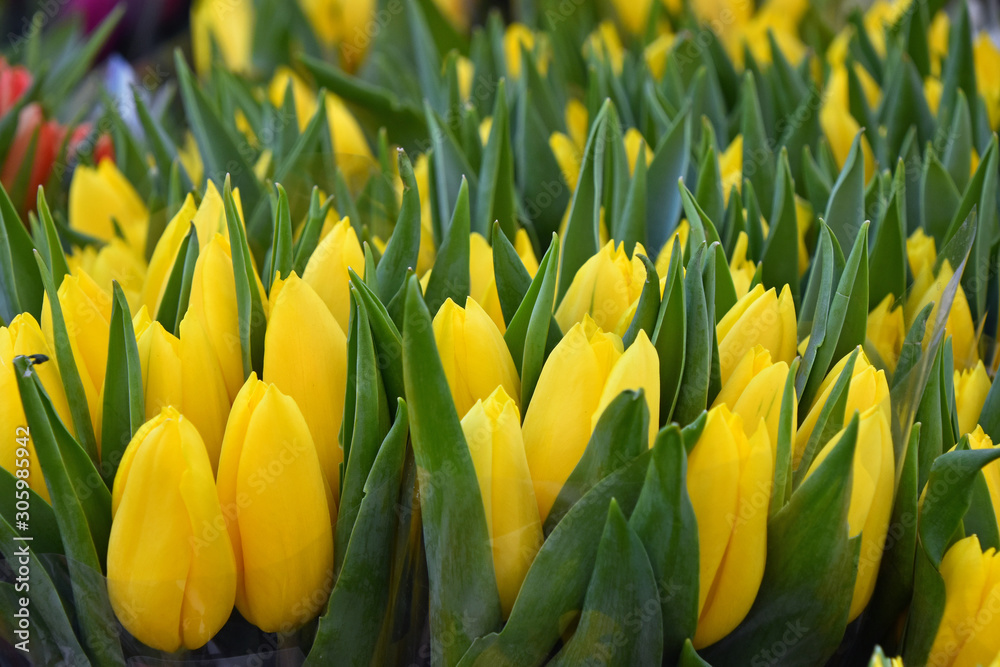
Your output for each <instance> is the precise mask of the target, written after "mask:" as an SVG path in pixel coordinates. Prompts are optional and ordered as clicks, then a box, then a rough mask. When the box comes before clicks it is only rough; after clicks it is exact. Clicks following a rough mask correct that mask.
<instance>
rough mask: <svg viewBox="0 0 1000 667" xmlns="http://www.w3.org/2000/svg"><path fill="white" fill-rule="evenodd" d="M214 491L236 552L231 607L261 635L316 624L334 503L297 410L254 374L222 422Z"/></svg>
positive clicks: (328, 566)
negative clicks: (234, 587)
mask: <svg viewBox="0 0 1000 667" xmlns="http://www.w3.org/2000/svg"><path fill="white" fill-rule="evenodd" d="M218 490H219V500H220V501H221V503H222V508H223V511H224V512H223V513H224V515H225V517H226V527H227V528H228V530H229V537H230V539H231V540H232V544H233V552H234V553H235V555H236V574H237V586H236V608H237V609H239V610H240V613H241V614H243V616H244V617H245V618H246V619H247V620H248V621H250V622H251V623H253V624H254V625H256V626H257V627H259V628H260V629H261V630H263V631H264V632H290V631H292V630H295V629H297V628H299V627H301V626H302V625H304V624H305V623H306V622H308V621H310V620H311V619H313V618H314V617H315V616H316V615H317V614H318V613H319V612H320V610H322V608H323V605H324V604H325V603H326V598H327V594H328V593H329V591H330V588H331V585H332V583H333V582H332V572H333V528H332V522H331V512H330V503H332V500H333V499H332V496H331V495H330V489H329V487H328V486H327V484H326V482H325V480H324V478H323V471H322V469H321V468H320V463H319V457H318V456H317V455H316V447H315V446H314V445H313V441H312V436H311V435H310V434H309V426H308V424H306V420H305V418H304V417H303V416H302V412H301V411H300V410H299V408H298V406H297V405H296V404H295V401H294V400H292V398H291V397H289V396H286V395H285V394H283V393H281V391H279V390H278V388H277V387H275V386H274V385H273V384H267V383H266V382H261V381H259V380H258V379H257V376H256V374H254V373H251V374H250V377H249V378H248V379H247V382H246V384H245V385H243V388H242V389H241V390H240V393H239V395H237V397H236V401H235V402H234V403H233V409H232V412H231V413H230V415H229V422H228V423H227V424H226V435H225V439H224V440H223V442H222V455H221V458H220V460H219V476H218Z"/></svg>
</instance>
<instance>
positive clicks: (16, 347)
mask: <svg viewBox="0 0 1000 667" xmlns="http://www.w3.org/2000/svg"><path fill="white" fill-rule="evenodd" d="M29 354H42V355H45V356H47V357H49V360H48V361H46V362H44V363H36V364H35V366H34V368H35V372H36V373H37V374H38V379H39V380H41V381H42V386H43V387H45V393H47V394H48V395H49V399H50V400H51V401H52V407H53V408H55V410H56V413H57V414H58V415H59V417H60V418H61V419H62V421H63V423H64V424H65V425H66V427H67V428H68V429H69V431H70V432H71V433H73V432H74V430H73V420H72V418H71V416H70V412H69V402H68V401H67V400H66V392H65V391H64V390H63V383H62V377H61V376H60V375H59V367H58V366H57V365H56V362H55V358H54V357H53V353H52V349H51V348H50V347H49V344H48V343H47V342H46V341H45V336H44V335H43V334H42V329H41V327H39V326H38V322H36V321H35V318H34V317H32V316H31V314H30V313H21V314H20V315H17V316H16V317H14V319H13V320H11V321H10V325H8V326H6V327H0V428H2V429H3V431H2V432H3V433H6V434H7V436H6V437H4V439H3V443H2V444H0V467H3V468H4V470H7V471H8V472H9V473H11V474H12V475H15V474H17V462H16V460H17V458H18V457H17V456H16V450H17V448H18V446H19V445H18V443H17V441H16V440H15V438H16V437H17V429H18V427H27V425H28V420H27V418H26V417H25V415H24V406H23V404H22V403H21V392H20V390H19V389H18V387H17V375H16V374H15V370H14V357H17V356H20V355H29ZM20 458H22V459H23V458H24V457H20ZM28 471H29V472H28V478H27V481H28V486H29V487H31V490H32V491H34V492H35V493H37V494H38V495H40V496H41V497H42V498H44V499H45V500H46V501H48V500H49V490H48V487H46V485H45V478H44V477H43V476H42V467H41V466H40V465H39V463H38V457H37V455H36V454H35V445H34V443H33V442H32V440H30V439H29V440H28Z"/></svg>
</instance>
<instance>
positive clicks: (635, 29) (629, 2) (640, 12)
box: [612, 0, 653, 36]
mask: <svg viewBox="0 0 1000 667" xmlns="http://www.w3.org/2000/svg"><path fill="white" fill-rule="evenodd" d="M612 4H613V5H614V8H615V13H617V14H618V19H619V20H620V21H621V23H622V26H623V27H624V28H625V30H627V31H628V32H629V33H630V34H632V35H639V36H641V35H642V34H643V32H644V31H645V30H646V26H647V25H649V12H650V9H651V8H652V6H653V0H613V1H612Z"/></svg>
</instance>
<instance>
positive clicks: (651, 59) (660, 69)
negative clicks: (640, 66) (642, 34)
mask: <svg viewBox="0 0 1000 667" xmlns="http://www.w3.org/2000/svg"><path fill="white" fill-rule="evenodd" d="M675 39H676V36H674V35H672V34H669V33H668V34H664V35H659V36H657V38H656V39H654V40H653V41H652V42H650V43H649V44H648V45H647V46H646V48H645V49H643V52H642V57H643V58H644V59H645V60H646V67H648V68H649V72H650V74H652V75H653V79H654V80H655V81H659V80H661V79H662V78H663V73H664V72H665V71H666V70H667V55H668V54H669V53H670V49H671V48H672V47H673V45H674V40H675Z"/></svg>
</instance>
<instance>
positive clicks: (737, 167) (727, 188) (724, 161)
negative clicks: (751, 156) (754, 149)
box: [719, 134, 743, 204]
mask: <svg viewBox="0 0 1000 667" xmlns="http://www.w3.org/2000/svg"><path fill="white" fill-rule="evenodd" d="M719 176H720V177H721V179H722V196H723V197H724V198H725V200H726V204H729V193H730V192H731V191H732V189H733V187H735V188H736V191H737V192H742V191H743V135H742V134H737V135H736V136H735V137H733V140H732V141H730V142H729V145H728V146H726V150H724V151H722V154H721V155H720V156H719Z"/></svg>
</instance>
